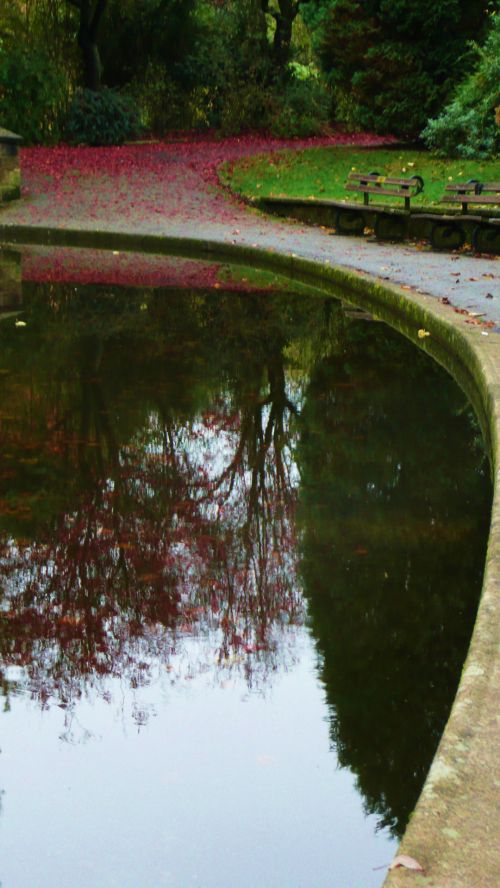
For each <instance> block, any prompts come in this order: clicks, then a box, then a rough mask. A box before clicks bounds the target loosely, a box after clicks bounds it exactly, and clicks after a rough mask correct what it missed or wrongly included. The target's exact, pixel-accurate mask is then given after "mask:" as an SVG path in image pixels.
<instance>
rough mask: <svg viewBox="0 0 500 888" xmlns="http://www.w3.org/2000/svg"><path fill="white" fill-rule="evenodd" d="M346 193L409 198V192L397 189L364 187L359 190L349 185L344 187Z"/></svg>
mask: <svg viewBox="0 0 500 888" xmlns="http://www.w3.org/2000/svg"><path fill="white" fill-rule="evenodd" d="M345 188H346V191H363V193H365V194H378V195H379V197H380V196H384V195H390V196H391V197H411V192H408V191H407V190H406V189H403V188H398V189H397V190H396V189H395V188H379V187H377V186H376V185H366V186H365V187H363V188H359V187H358V186H357V185H349V183H348V184H347V185H346V186H345Z"/></svg>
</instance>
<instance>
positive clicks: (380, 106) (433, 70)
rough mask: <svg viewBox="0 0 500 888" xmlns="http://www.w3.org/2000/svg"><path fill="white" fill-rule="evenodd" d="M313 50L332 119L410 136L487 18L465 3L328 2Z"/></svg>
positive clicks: (465, 59)
mask: <svg viewBox="0 0 500 888" xmlns="http://www.w3.org/2000/svg"><path fill="white" fill-rule="evenodd" d="M322 12H323V17H322V22H323V24H322V36H321V41H320V44H321V46H320V52H321V58H322V62H323V66H324V68H325V70H326V71H327V73H328V76H329V78H330V82H331V84H332V86H333V88H334V94H335V99H336V103H335V109H334V110H335V112H336V116H337V117H338V118H340V119H341V120H343V121H344V122H346V123H347V124H349V125H351V126H353V127H362V128H367V129H374V130H376V131H379V132H388V131H390V132H393V133H395V134H398V135H402V136H404V137H414V136H416V135H417V134H418V133H419V132H420V130H421V129H422V127H423V126H424V125H425V123H426V121H427V119H428V117H429V115H430V114H435V113H436V112H437V111H439V109H440V108H441V107H442V105H443V102H444V101H445V100H446V98H447V97H448V96H449V94H450V91H451V89H452V88H453V85H454V83H455V82H456V80H457V78H458V77H459V76H460V75H461V74H463V72H464V70H467V69H468V67H470V64H471V54H470V52H468V48H467V41H468V40H470V39H472V38H477V37H478V36H479V37H480V36H481V34H482V33H483V32H484V29H485V27H486V25H487V21H488V16H487V13H486V11H485V9H484V8H483V5H482V4H479V3H471V2H470V0H443V2H441V3H435V2H434V0H421V2H419V3H414V2H413V0H369V2H362V0H334V2H332V5H331V9H330V10H329V11H328V12H327V13H325V10H324V8H323V10H322Z"/></svg>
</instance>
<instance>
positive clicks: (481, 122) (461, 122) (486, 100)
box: [422, 15, 500, 158]
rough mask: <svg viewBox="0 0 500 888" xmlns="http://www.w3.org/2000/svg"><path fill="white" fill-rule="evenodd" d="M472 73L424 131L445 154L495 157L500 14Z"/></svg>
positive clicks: (498, 137) (499, 140)
mask: <svg viewBox="0 0 500 888" xmlns="http://www.w3.org/2000/svg"><path fill="white" fill-rule="evenodd" d="M477 53H478V60H477V64H476V67H475V69H474V71H473V72H472V74H470V75H469V77H467V78H466V79H465V80H464V81H463V82H462V84H461V85H460V86H459V87H458V89H457V91H456V93H455V96H454V98H453V100H452V102H451V103H450V104H449V105H448V106H447V107H446V108H445V110H444V111H443V113H442V114H441V115H440V116H439V117H437V118H436V119H434V120H430V121H429V123H428V125H427V127H426V128H425V130H424V132H423V133H422V135H423V137H424V139H425V141H426V142H427V145H428V146H429V148H434V149H435V150H436V151H437V152H438V153H439V154H441V155H443V156H448V157H450V156H451V157H452V156H458V157H467V158H469V157H478V158H481V157H495V156H496V155H497V154H498V151H499V148H500V135H499V133H500V129H499V126H500V120H499V119H498V118H499V115H500V15H496V16H494V17H493V23H492V30H491V32H490V34H489V36H488V39H487V40H486V42H485V44H484V47H483V48H482V49H480V48H479V47H477Z"/></svg>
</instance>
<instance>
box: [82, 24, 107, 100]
mask: <svg viewBox="0 0 500 888" xmlns="http://www.w3.org/2000/svg"><path fill="white" fill-rule="evenodd" d="M78 44H79V46H80V49H81V51H82V56H83V85H84V86H85V89H91V90H93V91H94V92H97V91H98V90H99V89H100V88H101V76H102V64H101V57H100V55H99V49H98V47H97V43H92V41H91V40H89V39H88V38H85V37H83V36H82V37H80V36H79V38H78Z"/></svg>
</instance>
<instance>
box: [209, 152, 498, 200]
mask: <svg viewBox="0 0 500 888" xmlns="http://www.w3.org/2000/svg"><path fill="white" fill-rule="evenodd" d="M351 170H356V171H357V172H363V173H366V172H371V171H374V172H375V171H376V172H378V173H380V174H381V175H388V176H402V177H405V176H408V177H409V176H412V175H414V174H418V175H419V176H422V178H423V179H424V182H425V187H424V190H423V192H422V193H421V194H419V195H418V197H416V198H415V200H414V201H412V206H422V205H428V204H431V203H432V204H435V203H439V199H440V197H441V196H442V195H443V193H444V186H445V185H446V184H447V183H448V182H451V181H453V182H456V181H464V182H466V181H467V180H468V179H479V180H480V181H482V182H488V181H490V182H491V181H496V180H498V178H500V170H499V165H498V161H496V160H484V161H477V160H476V161H473V160H455V159H450V160H448V159H444V158H439V157H435V156H434V155H432V154H430V153H429V152H428V151H417V150H410V149H403V148H396V149H394V148H393V149H387V148H348V147H341V148H340V147H339V148H335V147H332V148H307V149H306V150H304V151H282V152H279V153H276V154H273V155H259V156H257V157H252V158H247V159H245V160H243V161H241V162H239V163H236V164H234V165H232V164H225V166H224V167H223V168H222V170H221V172H220V176H221V180H222V181H223V182H224V183H225V184H226V185H229V186H230V188H232V189H233V191H236V192H238V193H239V194H242V195H243V196H245V197H250V198H251V197H302V198H330V199H345V200H348V201H349V202H351V201H356V200H359V202H361V203H362V201H363V196H362V195H359V196H357V195H355V194H353V193H352V192H346V191H345V189H344V183H345V181H346V179H347V176H348V173H349V172H350V171H351ZM386 200H388V202H389V203H394V204H396V205H397V204H402V201H398V200H397V198H396V199H394V198H388V199H387V198H386ZM379 202H381V199H380V198H378V199H377V203H379Z"/></svg>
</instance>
